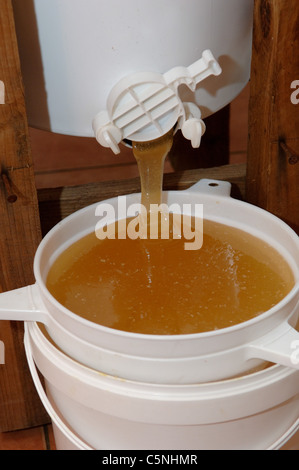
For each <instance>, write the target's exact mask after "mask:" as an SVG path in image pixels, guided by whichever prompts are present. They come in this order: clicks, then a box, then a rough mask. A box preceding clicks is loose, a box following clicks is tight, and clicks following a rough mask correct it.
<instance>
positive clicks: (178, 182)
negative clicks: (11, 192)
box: [38, 164, 246, 235]
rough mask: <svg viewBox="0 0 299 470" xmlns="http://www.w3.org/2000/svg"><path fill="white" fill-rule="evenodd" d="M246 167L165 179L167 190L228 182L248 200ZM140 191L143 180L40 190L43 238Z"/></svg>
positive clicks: (184, 173) (234, 193) (191, 172)
mask: <svg viewBox="0 0 299 470" xmlns="http://www.w3.org/2000/svg"><path fill="white" fill-rule="evenodd" d="M245 175H246V165H245V164H237V165H224V166H221V167H215V168H206V169H194V170H185V171H180V172H175V173H171V174H166V175H164V185H163V186H164V190H183V189H187V188H189V187H190V186H192V184H195V183H196V182H197V181H199V180H200V179H202V178H208V179H217V180H225V181H229V182H231V183H232V196H233V197H236V198H238V199H244V196H245ZM139 191H140V180H139V178H132V179H127V180H122V181H107V182H106V181H105V182H100V183H90V184H86V185H81V186H73V187H65V188H55V189H40V190H38V200H39V208H40V219H41V225H42V231H43V235H45V234H46V233H47V232H48V231H49V230H50V229H51V228H52V227H53V226H54V225H55V224H57V223H58V222H60V220H62V219H64V218H65V217H67V216H68V215H70V214H72V213H73V212H75V211H77V210H79V209H82V208H83V207H86V206H88V205H90V204H94V203H96V202H100V201H103V200H104V199H109V198H111V197H116V196H121V195H124V194H131V193H136V192H139Z"/></svg>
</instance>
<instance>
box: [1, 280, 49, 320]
mask: <svg viewBox="0 0 299 470" xmlns="http://www.w3.org/2000/svg"><path fill="white" fill-rule="evenodd" d="M48 319H49V313H48V312H47V310H46V308H45V307H44V305H43V303H42V300H41V297H40V293H39V288H38V286H37V284H32V285H30V286H26V287H21V288H20V289H15V290H12V291H9V292H3V293H1V294H0V320H13V321H35V322H40V323H44V324H47V323H48Z"/></svg>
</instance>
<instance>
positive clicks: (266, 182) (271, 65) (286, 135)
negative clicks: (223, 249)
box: [246, 0, 299, 233]
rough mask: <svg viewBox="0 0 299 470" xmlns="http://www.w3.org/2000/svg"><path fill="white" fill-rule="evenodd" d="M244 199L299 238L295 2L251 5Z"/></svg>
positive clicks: (298, 13) (298, 11)
mask: <svg viewBox="0 0 299 470" xmlns="http://www.w3.org/2000/svg"><path fill="white" fill-rule="evenodd" d="M253 36H254V37H253V57H252V71H251V97H250V105H249V144H248V160H247V161H248V168H247V181H246V198H247V200H248V202H251V203H252V204H255V205H257V206H259V207H262V208H263V209H266V210H268V211H269V212H272V213H273V214H275V215H277V216H278V217H280V218H282V219H283V220H285V222H287V223H288V224H289V225H290V226H291V227H293V228H294V229H295V230H296V231H297V233H299V103H298V101H299V100H298V96H299V92H298V91H297V92H296V90H294V87H296V86H297V88H298V87H299V2H298V0H288V1H287V2H286V1H285V0H256V1H255V11H254V35H253Z"/></svg>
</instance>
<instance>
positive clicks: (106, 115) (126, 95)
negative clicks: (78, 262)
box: [93, 50, 222, 154]
mask: <svg viewBox="0 0 299 470" xmlns="http://www.w3.org/2000/svg"><path fill="white" fill-rule="evenodd" d="M221 72H222V70H221V67H220V65H219V64H218V62H217V61H216V59H215V58H214V56H213V54H212V53H211V51H210V50H206V51H204V52H203V55H202V58H201V59H199V60H198V61H197V62H195V63H194V64H192V65H190V66H189V67H175V68H173V69H171V70H169V71H168V72H166V73H165V74H164V75H161V74H158V73H152V72H150V73H147V72H140V73H135V74H132V75H129V76H127V77H125V78H123V79H122V80H120V81H119V82H118V83H117V84H116V85H115V86H114V88H112V90H111V92H110V94H109V96H108V99H107V109H106V110H105V111H102V112H100V113H99V114H97V116H96V117H95V118H94V120H93V130H94V133H95V136H96V139H97V141H98V142H99V143H100V144H101V145H102V146H104V147H110V148H111V149H112V150H113V152H114V153H115V154H117V153H119V152H120V149H119V143H120V142H121V141H122V140H124V139H127V140H131V141H136V142H146V141H149V140H154V139H157V138H159V137H161V136H162V135H164V134H166V133H167V132H169V131H170V129H171V128H174V127H175V126H176V128H177V129H181V131H182V134H183V135H184V137H185V138H186V139H188V140H190V141H191V144H192V146H193V147H194V148H197V147H199V146H200V142H201V137H202V135H203V134H204V132H205V124H204V122H203V121H202V119H201V111H200V109H199V108H198V107H197V106H196V105H195V104H194V103H183V102H182V100H181V99H180V96H179V92H178V88H179V86H180V85H182V84H185V85H187V86H188V87H189V88H190V89H191V90H192V91H195V89H196V86H197V84H198V83H199V82H201V81H202V80H204V79H205V78H207V77H208V76H210V75H220V74H221Z"/></svg>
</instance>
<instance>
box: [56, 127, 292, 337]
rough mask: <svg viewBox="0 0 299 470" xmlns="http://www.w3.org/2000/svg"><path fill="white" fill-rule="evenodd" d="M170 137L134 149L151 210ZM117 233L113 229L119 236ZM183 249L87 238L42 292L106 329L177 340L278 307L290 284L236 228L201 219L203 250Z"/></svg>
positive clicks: (177, 243) (284, 267) (177, 242)
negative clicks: (162, 336) (183, 336)
mask: <svg viewBox="0 0 299 470" xmlns="http://www.w3.org/2000/svg"><path fill="white" fill-rule="evenodd" d="M172 138H173V136H172V133H169V134H168V135H166V136H164V137H163V138H161V139H158V140H156V141H153V142H149V143H134V144H133V151H134V155H135V157H136V160H137V162H138V166H139V171H140V178H141V187H142V201H141V202H142V204H143V205H144V206H145V207H146V208H147V210H148V211H150V209H151V204H160V202H161V194H162V178H163V165H164V160H165V157H166V155H167V153H168V152H169V150H170V148H171V145H172ZM170 218H171V217H170ZM193 223H195V221H193ZM127 224H129V220H128V221H127ZM170 226H171V224H170ZM182 228H183V227H182ZM117 229H118V227H117V224H115V227H114V230H115V233H116V234H117ZM181 233H183V230H182V231H181ZM184 246H185V240H184V237H183V236H182V237H181V238H177V239H176V238H173V237H171V236H170V237H169V238H168V239H163V240H162V239H161V238H158V239H155V240H153V239H150V238H147V239H146V238H144V239H142V238H141V239H136V240H133V239H130V238H128V237H127V238H125V239H119V238H118V237H117V236H116V237H115V239H110V238H106V239H105V240H99V239H98V238H97V237H96V235H95V234H94V233H92V234H90V235H88V236H86V237H84V238H83V239H81V240H79V241H78V242H76V243H75V244H73V245H72V246H70V247H69V248H68V249H67V250H66V251H64V252H63V253H62V254H61V255H60V256H59V257H58V259H57V260H56V261H55V262H54V264H53V266H52V267H51V269H50V271H49V274H48V278H47V287H48V289H49V291H50V292H51V293H52V295H53V296H54V297H55V298H56V299H57V300H58V301H59V302H60V303H61V304H62V305H64V306H65V307H66V308H68V309H69V310H71V311H72V312H74V313H76V314H78V315H80V316H82V317H84V318H86V319H88V320H90V321H93V322H95V323H98V324H101V325H103V326H107V327H110V328H115V329H118V330H123V331H129V332H134V333H143V334H152V335H153V334H156V335H176V334H192V333H201V332H206V331H211V330H215V329H221V328H226V327H229V326H233V325H236V324H238V323H242V322H244V321H247V320H249V319H251V318H254V317H256V316H257V315H260V314H261V313H263V312H265V311H267V310H269V309H270V308H271V307H273V306H274V305H276V304H277V303H278V302H279V301H280V300H282V299H283V298H284V297H285V296H286V295H287V294H288V292H289V291H290V290H291V289H292V287H293V286H294V276H293V274H292V271H291V269H290V267H289V265H288V264H287V262H286V261H285V260H284V258H283V257H282V256H281V255H280V254H279V253H278V252H277V251H276V250H275V249H274V248H273V247H271V246H270V245H268V244H267V243H265V242H263V241H262V240H261V239H258V238H256V237H254V236H252V235H250V234H248V233H245V232H244V231H241V230H239V229H236V228H233V227H229V226H226V225H222V224H219V223H216V222H213V221H209V220H204V225H203V245H202V248H201V249H200V250H194V251H193V250H191V251H189V250H185V249H184Z"/></svg>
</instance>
